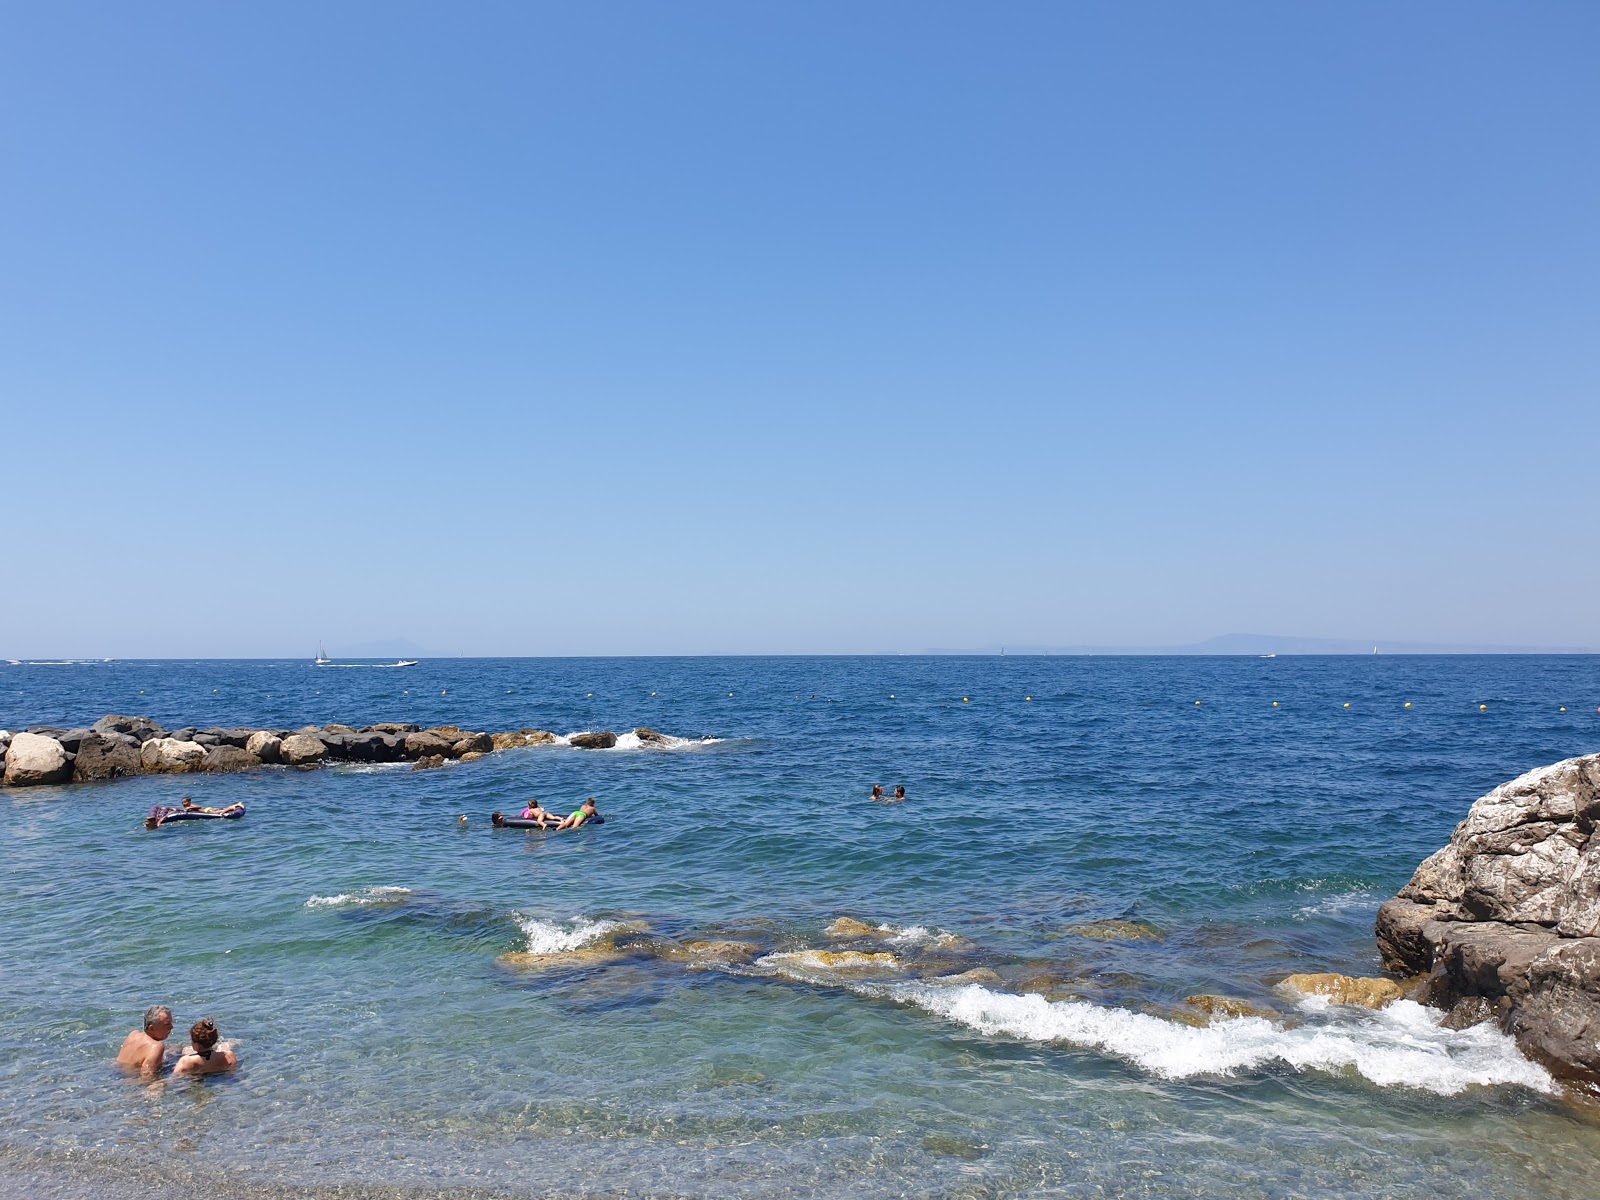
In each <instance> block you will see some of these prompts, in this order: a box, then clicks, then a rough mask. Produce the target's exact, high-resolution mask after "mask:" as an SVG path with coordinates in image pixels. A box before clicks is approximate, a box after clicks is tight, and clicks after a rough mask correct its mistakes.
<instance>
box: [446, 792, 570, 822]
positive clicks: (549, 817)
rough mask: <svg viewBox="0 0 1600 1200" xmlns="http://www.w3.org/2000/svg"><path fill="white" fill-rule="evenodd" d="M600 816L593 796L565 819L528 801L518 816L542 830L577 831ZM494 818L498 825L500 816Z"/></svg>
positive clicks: (540, 805) (533, 801)
mask: <svg viewBox="0 0 1600 1200" xmlns="http://www.w3.org/2000/svg"><path fill="white" fill-rule="evenodd" d="M599 815H600V813H599V811H598V810H597V809H596V808H595V806H594V797H593V796H590V797H589V798H588V799H587V800H585V801H584V802H583V803H582V804H580V805H578V807H577V808H575V809H573V810H572V812H570V813H568V814H567V815H566V816H564V817H563V816H561V815H560V814H559V813H553V812H551V811H550V810H549V809H547V808H545V807H544V806H543V805H542V804H540V803H539V802H538V801H537V800H530V801H528V803H527V806H526V807H525V808H523V810H522V811H521V812H520V813H518V814H517V816H518V817H519V819H521V820H523V821H533V822H535V823H537V824H538V826H539V828H540V829H576V828H578V826H580V825H582V824H583V823H584V822H585V821H593V820H595V819H596V818H598V817H599ZM493 816H494V820H495V821H496V823H498V822H499V820H500V814H499V813H495V814H493ZM461 820H462V821H465V820H466V817H462V818H461Z"/></svg>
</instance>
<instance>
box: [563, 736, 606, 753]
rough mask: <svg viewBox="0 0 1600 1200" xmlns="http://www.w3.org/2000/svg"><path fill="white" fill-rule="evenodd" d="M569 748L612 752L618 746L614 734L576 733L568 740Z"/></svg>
mask: <svg viewBox="0 0 1600 1200" xmlns="http://www.w3.org/2000/svg"><path fill="white" fill-rule="evenodd" d="M567 744H568V745H569V746H576V747H577V748H578V749H579V750H610V749H611V748H612V747H613V746H615V745H616V744H617V735H616V734H614V733H575V734H573V735H572V736H571V737H570V738H568V739H567Z"/></svg>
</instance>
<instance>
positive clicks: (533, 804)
mask: <svg viewBox="0 0 1600 1200" xmlns="http://www.w3.org/2000/svg"><path fill="white" fill-rule="evenodd" d="M522 819H523V820H524V821H537V822H539V828H540V829H548V828H550V826H549V825H546V824H545V822H546V821H549V822H551V823H552V824H556V825H557V826H558V827H559V823H560V821H561V818H560V817H558V816H556V814H555V813H553V812H550V811H548V810H547V809H545V808H542V807H540V804H539V802H538V801H537V800H530V801H528V807H527V808H525V809H523V810H522Z"/></svg>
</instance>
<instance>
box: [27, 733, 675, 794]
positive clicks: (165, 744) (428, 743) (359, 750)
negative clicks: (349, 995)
mask: <svg viewBox="0 0 1600 1200" xmlns="http://www.w3.org/2000/svg"><path fill="white" fill-rule="evenodd" d="M634 732H635V736H636V737H637V738H638V740H639V743H640V744H641V745H649V744H655V743H664V742H665V741H666V739H664V738H663V737H662V735H660V734H657V733H654V732H653V731H651V730H648V729H639V730H635V731H634ZM616 744H617V735H616V734H614V733H591V734H573V735H572V736H571V738H570V739H568V738H562V737H558V736H557V735H555V734H553V733H551V732H549V731H548V730H544V729H519V730H513V731H507V732H503V733H482V732H478V731H475V730H470V729H461V728H459V727H458V726H455V725H438V726H434V727H432V728H428V729H424V728H422V727H421V726H420V725H398V724H383V725H368V726H366V727H365V728H361V729H357V728H355V727H354V726H351V725H323V726H316V725H307V726H305V727H303V728H300V729H251V728H244V727H236V728H227V729H224V728H220V727H215V728H211V729H195V728H192V727H191V728H187V729H176V730H167V729H163V728H162V727H161V726H160V725H158V724H157V723H156V722H154V721H152V720H150V718H148V717H121V716H115V715H112V716H106V717H102V718H101V719H100V720H98V721H96V722H95V723H94V724H93V725H90V726H87V727H85V728H82V729H57V728H54V727H49V726H35V727H34V728H32V729H29V730H25V731H23V732H20V733H12V732H10V731H8V730H0V782H3V783H4V785H5V786H7V787H28V786H33V785H39V784H51V783H69V782H70V783H87V782H91V781H94V780H101V779H115V778H117V777H119V776H124V775H157V774H161V775H165V774H183V773H186V772H191V771H205V772H213V773H224V772H233V771H248V770H252V769H254V768H256V767H260V766H263V765H282V766H286V767H315V766H318V765H320V764H322V763H327V762H334V763H338V762H350V763H403V762H410V763H411V764H412V765H413V768H414V769H417V770H421V769H424V768H427V767H437V766H443V765H444V764H445V763H446V762H449V761H452V760H456V761H462V762H467V761H471V760H472V759H476V758H482V757H483V756H484V755H486V754H493V753H495V752H496V751H500V750H509V749H513V748H516V747H522V746H546V745H571V746H576V747H578V748H580V749H610V748H612V747H614V746H616Z"/></svg>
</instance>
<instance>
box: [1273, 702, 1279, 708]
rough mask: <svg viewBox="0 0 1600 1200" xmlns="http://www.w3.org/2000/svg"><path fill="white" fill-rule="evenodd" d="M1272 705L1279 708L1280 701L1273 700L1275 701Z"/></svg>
mask: <svg viewBox="0 0 1600 1200" xmlns="http://www.w3.org/2000/svg"><path fill="white" fill-rule="evenodd" d="M1272 707H1273V708H1277V707H1278V702H1277V701H1276V700H1274V701H1273V702H1272Z"/></svg>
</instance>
